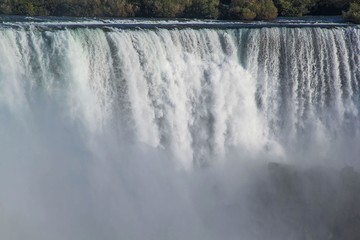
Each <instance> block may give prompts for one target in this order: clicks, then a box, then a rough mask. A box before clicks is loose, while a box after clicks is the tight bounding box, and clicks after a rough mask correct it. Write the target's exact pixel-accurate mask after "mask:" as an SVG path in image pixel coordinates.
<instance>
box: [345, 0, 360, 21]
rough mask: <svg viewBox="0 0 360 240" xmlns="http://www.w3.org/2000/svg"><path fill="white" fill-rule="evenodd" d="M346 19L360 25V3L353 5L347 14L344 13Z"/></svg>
mask: <svg viewBox="0 0 360 240" xmlns="http://www.w3.org/2000/svg"><path fill="white" fill-rule="evenodd" d="M343 16H344V18H345V19H348V20H349V21H352V22H355V23H359V24H360V1H359V2H358V3H355V2H353V3H351V4H350V8H349V10H348V11H347V12H344V13H343Z"/></svg>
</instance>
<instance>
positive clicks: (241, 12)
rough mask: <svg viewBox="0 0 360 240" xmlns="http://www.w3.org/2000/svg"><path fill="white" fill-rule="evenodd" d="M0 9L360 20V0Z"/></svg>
mask: <svg viewBox="0 0 360 240" xmlns="http://www.w3.org/2000/svg"><path fill="white" fill-rule="evenodd" d="M0 13H1V14H12V15H30V16H34V15H41V16H47V15H53V16H98V17H100V16H102V17H159V18H161V17H165V18H174V17H178V18H182V17H185V18H208V19H239V20H270V19H274V18H276V17H277V16H303V15H340V14H342V13H343V15H344V17H346V18H347V19H350V20H353V21H358V20H359V21H360V0H0Z"/></svg>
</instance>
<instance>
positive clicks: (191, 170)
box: [0, 26, 360, 240]
mask: <svg viewBox="0 0 360 240" xmlns="http://www.w3.org/2000/svg"><path fill="white" fill-rule="evenodd" d="M359 85H360V29H358V28H356V27H342V28H340V27H338V28H319V27H315V28H310V27H309V28H296V27H295V28H281V27H272V28H240V29H206V28H202V29H192V28H181V29H176V28H174V29H162V28H154V29H119V28H82V27H81V28H69V29H66V28H65V29H57V30H56V29H51V28H50V29H40V28H36V27H32V26H29V27H7V28H2V29H1V30H0V134H1V138H0V151H1V159H2V160H1V163H0V189H2V191H1V195H0V213H1V214H0V230H1V232H2V233H0V236H2V238H4V239H16V240H17V239H24V238H25V237H26V238H27V239H77V240H78V239H219V236H222V234H224V232H226V234H228V235H225V236H228V238H224V239H238V238H237V237H236V236H239V232H238V231H240V232H241V231H242V233H241V234H242V236H244V239H258V238H256V237H255V236H256V234H255V233H254V232H251V231H249V232H246V233H245V231H244V229H249V228H248V227H249V226H248V225H247V224H250V222H252V221H250V220H249V219H251V214H249V213H248V212H247V211H245V210H244V212H242V210H239V209H241V207H236V204H240V203H239V202H237V203H232V204H233V205H231V204H230V203H228V202H227V200H228V199H233V198H231V196H233V195H236V196H238V193H240V192H241V196H243V195H245V192H247V191H248V189H247V188H246V187H240V186H243V185H246V183H244V182H247V180H248V177H247V173H246V171H247V170H248V169H249V168H251V169H252V167H249V166H250V165H251V162H256V164H261V163H266V162H268V161H275V162H286V163H290V164H314V165H317V164H329V165H332V166H345V165H350V166H353V167H358V160H359V159H358V156H360V148H359V143H360V118H359V110H360V86H359ZM203 168H204V170H201V169H203ZM232 168H234V169H240V170H234V169H232ZM206 169H207V170H206ZM241 169H246V170H241ZM202 171H209V172H210V173H203V172H202ZM225 175H227V176H229V177H226V178H225V177H224V176H225ZM216 179H220V180H219V182H220V183H218V182H217V180H216ZM189 185H191V187H189ZM218 188H220V190H219V189H218ZM227 188H228V189H227ZM224 189H225V190H224ZM226 189H227V190H226ZM229 189H230V190H229ZM243 189H246V190H243ZM218 194H220V195H221V196H222V197H219V195H218ZM215 196H216V197H215ZM207 198H210V199H211V198H213V199H214V200H208V199H207ZM235 199H237V198H235ZM241 199H243V197H242V198H241ZM231 201H233V200H231ZM234 201H235V200H234ZM236 201H237V200H236ZM222 203H224V204H225V205H226V204H230V205H229V207H230V208H234V209H235V211H233V210H229V209H228V210H226V211H225V210H224V211H223V210H218V212H217V213H218V215H216V214H211V213H210V212H211V211H212V209H216V208H217V209H219V208H220V209H223V208H222V207H223V204H222ZM234 204H235V205H234ZM240 205H241V204H240ZM227 206H228V205H227ZM225 209H227V208H225ZM234 212H238V213H239V216H243V215H246V216H247V217H246V218H244V217H238V216H235V215H232V214H235V213H234ZM245 212H246V213H245ZM230 213H231V214H230ZM214 215H215V216H214ZM207 217H210V218H215V219H216V218H217V217H219V218H220V219H227V220H226V221H229V222H228V223H226V224H225V223H224V226H226V227H219V229H217V230H214V232H212V230H211V228H213V227H212V226H213V225H212V224H214V222H212V223H209V222H208V221H207V220H206V218H207ZM231 219H232V220H231ZM240 219H241V220H240ZM244 219H246V220H248V221H245V220H244ZM215 222H216V221H215ZM234 222H235V223H236V222H239V223H238V225H237V224H235V223H234ZM216 224H218V223H217V222H216ZM250 225H252V224H250ZM218 226H222V225H221V224H220V225H218ZM235 229H237V230H235ZM215 232H216V233H215ZM255 232H256V231H255ZM278 239H279V238H278ZM284 239H285V238H284ZM287 239H290V238H287Z"/></svg>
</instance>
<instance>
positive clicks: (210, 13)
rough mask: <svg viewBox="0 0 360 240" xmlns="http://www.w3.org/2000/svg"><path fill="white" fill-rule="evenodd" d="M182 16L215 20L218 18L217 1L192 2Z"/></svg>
mask: <svg viewBox="0 0 360 240" xmlns="http://www.w3.org/2000/svg"><path fill="white" fill-rule="evenodd" d="M184 16H185V17H189V18H209V19H216V18H218V16H219V0H192V1H191V3H190V4H189V6H188V7H187V8H186V9H185V13H184Z"/></svg>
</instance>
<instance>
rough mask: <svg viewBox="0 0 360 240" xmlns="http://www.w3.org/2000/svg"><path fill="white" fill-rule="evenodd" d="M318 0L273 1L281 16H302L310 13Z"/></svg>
mask: <svg viewBox="0 0 360 240" xmlns="http://www.w3.org/2000/svg"><path fill="white" fill-rule="evenodd" d="M318 2H319V0H275V1H274V3H275V5H276V7H277V9H278V10H279V14H280V15H281V16H303V15H305V14H307V13H309V12H310V9H311V8H313V7H314V6H315V5H316V4H317V3H318Z"/></svg>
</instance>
